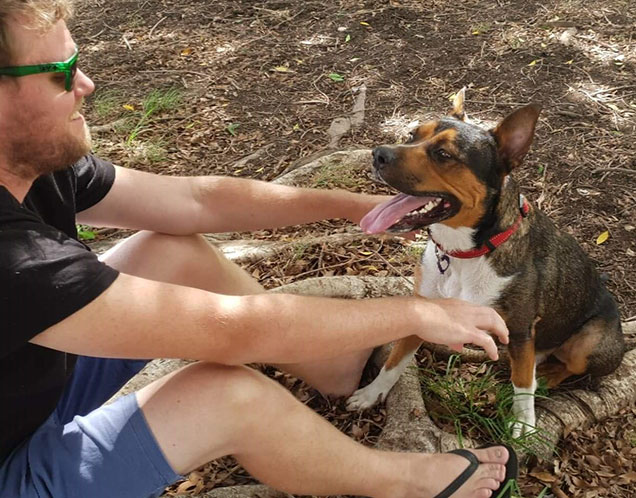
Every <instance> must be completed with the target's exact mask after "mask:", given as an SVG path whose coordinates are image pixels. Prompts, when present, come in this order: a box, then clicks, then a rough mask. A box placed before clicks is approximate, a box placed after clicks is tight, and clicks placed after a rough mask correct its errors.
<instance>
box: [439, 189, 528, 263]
mask: <svg viewBox="0 0 636 498" xmlns="http://www.w3.org/2000/svg"><path fill="white" fill-rule="evenodd" d="M528 212H530V204H528V201H526V198H525V197H524V196H523V195H521V194H520V195H519V217H518V218H517V221H515V222H514V223H513V224H512V226H510V227H509V228H508V229H507V230H505V231H503V232H499V233H498V234H496V235H493V236H492V237H490V238H489V239H488V240H487V241H486V242H485V243H484V245H482V246H481V247H475V248H474V249H471V250H470V251H447V250H445V249H444V248H443V247H442V246H441V245H439V244H438V243H437V242H435V239H433V236H432V235H431V232H430V230H429V232H428V236H429V237H430V239H431V240H432V241H433V243H434V244H435V245H436V246H437V248H438V249H439V250H440V251H441V252H443V253H444V254H446V255H448V256H452V257H453V258H460V259H470V258H477V257H479V256H483V255H484V254H488V253H489V252H492V251H494V250H495V249H496V248H497V247H499V246H500V245H501V244H503V243H504V242H505V241H506V240H508V239H509V238H510V236H511V235H512V234H513V233H515V232H516V231H517V230H518V229H519V226H520V225H521V220H522V219H523V218H525V217H526V216H528Z"/></svg>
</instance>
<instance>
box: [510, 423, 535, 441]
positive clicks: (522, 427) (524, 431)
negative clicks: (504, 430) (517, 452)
mask: <svg viewBox="0 0 636 498" xmlns="http://www.w3.org/2000/svg"><path fill="white" fill-rule="evenodd" d="M534 431H535V421H534V420H531V421H530V420H519V419H517V420H516V421H515V422H514V423H513V424H512V437H513V438H514V439H519V438H520V437H523V436H526V435H528V434H530V433H532V432H534Z"/></svg>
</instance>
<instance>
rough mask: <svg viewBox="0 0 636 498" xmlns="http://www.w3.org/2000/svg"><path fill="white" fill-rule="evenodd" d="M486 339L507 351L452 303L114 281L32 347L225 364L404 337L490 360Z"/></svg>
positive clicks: (495, 328) (491, 324) (489, 320)
mask: <svg viewBox="0 0 636 498" xmlns="http://www.w3.org/2000/svg"><path fill="white" fill-rule="evenodd" d="M490 334H492V335H495V336H497V337H499V339H500V340H501V341H502V342H504V343H505V342H507V337H508V335H507V334H508V332H507V329H506V326H505V324H504V322H503V320H502V319H501V317H499V315H497V314H496V313H495V312H494V311H493V310H492V309H490V308H485V307H480V306H475V305H472V304H468V303H464V302H461V301H455V300H440V301H430V300H425V299H422V298H418V297H392V298H380V299H368V300H344V299H331V298H319V297H307V296H295V295H288V294H259V295H253V296H225V295H220V294H215V293H211V292H206V291H202V290H199V289H193V288H189V287H182V286H177V285H171V284H165V283H161V282H154V281H151V280H146V279H143V278H139V277H134V276H130V275H126V274H120V275H119V276H118V277H117V279H116V280H115V282H114V283H113V284H112V285H111V286H110V287H109V288H108V289H107V290H106V291H104V292H103V293H102V294H101V295H100V296H99V297H98V298H97V299H95V300H94V301H92V302H91V303H90V304H88V305H87V306H85V307H84V308H82V309H81V310H79V311H77V312H75V313H74V314H72V315H70V316H69V317H67V318H66V319H64V320H62V321H61V322H59V323H57V324H56V325H54V326H52V327H50V328H48V329H47V330H45V331H44V332H42V333H40V334H39V335H37V336H36V337H35V338H34V339H33V340H32V342H34V343H35V344H39V345H41V346H46V347H49V348H53V349H58V350H62V351H68V352H71V353H76V354H82V355H89V356H104V357H119V358H160V357H163V358H184V359H198V360H205V361H211V362H216V363H222V364H231V365H235V364H244V363H252V362H263V363H296V362H303V361H309V360H320V359H325V358H332V357H336V356H341V355H343V354H346V353H349V352H353V351H358V350H362V349H367V348H370V347H374V346H378V345H380V344H385V343H388V342H390V341H393V340H396V339H400V338H402V337H406V336H409V335H418V336H420V337H421V338H422V339H424V340H427V341H429V342H434V343H438V344H466V343H472V344H476V345H478V346H481V347H483V348H484V349H486V351H487V352H488V353H489V355H490V356H491V357H492V358H496V356H497V348H496V345H495V342H494V341H493V339H492V337H491V335H490Z"/></svg>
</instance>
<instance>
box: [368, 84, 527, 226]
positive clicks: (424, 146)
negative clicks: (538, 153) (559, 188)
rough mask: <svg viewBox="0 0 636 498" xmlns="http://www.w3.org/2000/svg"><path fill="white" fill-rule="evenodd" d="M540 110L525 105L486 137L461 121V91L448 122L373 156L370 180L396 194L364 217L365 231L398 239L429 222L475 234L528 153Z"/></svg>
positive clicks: (416, 132)
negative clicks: (394, 235) (391, 234)
mask: <svg viewBox="0 0 636 498" xmlns="http://www.w3.org/2000/svg"><path fill="white" fill-rule="evenodd" d="M539 111H540V106H538V105H535V104H531V105H527V106H525V107H522V108H521V109H518V110H517V111H515V112H513V113H512V114H510V115H509V116H508V117H506V118H505V119H504V120H503V121H501V122H500V123H499V124H498V125H497V126H496V127H495V128H493V129H491V130H485V129H483V128H480V127H479V126H477V125H475V124H472V123H469V122H468V121H466V114H465V112H464V90H463V89H462V91H460V92H459V93H458V94H457V96H456V97H455V99H454V102H453V111H452V113H451V115H450V116H448V117H445V118H443V119H440V120H437V121H429V122H427V123H424V124H422V125H420V126H419V127H418V128H416V129H415V130H414V131H413V132H412V133H411V136H410V137H409V140H408V141H407V142H406V143H404V144H400V145H382V146H380V147H376V148H375V149H374V150H373V171H374V174H375V177H376V178H377V179H378V180H379V181H382V182H384V183H386V184H388V185H390V186H391V187H393V188H395V189H396V190H399V191H400V192H401V193H400V194H399V195H397V196H395V197H394V198H393V199H392V200H390V201H388V202H387V203H384V204H382V205H380V206H377V207H376V208H375V209H373V210H372V211H371V212H370V213H368V214H367V216H365V218H364V219H363V220H362V222H361V226H362V228H363V229H364V230H365V231H366V232H368V233H380V232H394V233H403V232H410V231H413V230H419V229H421V228H423V227H425V226H428V225H431V224H433V223H444V224H446V225H448V226H451V227H454V228H456V227H471V228H472V227H476V226H477V225H478V224H479V221H480V220H481V219H482V218H483V216H484V214H485V213H486V211H487V204H488V201H489V200H491V199H493V198H494V197H496V196H497V193H498V192H499V191H500V190H501V186H502V185H503V182H504V179H505V177H506V176H507V175H508V174H509V173H510V171H512V169H514V168H516V167H517V166H519V164H521V162H522V160H523V158H524V156H525V155H526V153H527V152H528V149H529V148H530V144H531V143H532V138H533V136H534V128H535V124H536V122H537V118H538V117H539Z"/></svg>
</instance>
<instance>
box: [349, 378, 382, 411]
mask: <svg viewBox="0 0 636 498" xmlns="http://www.w3.org/2000/svg"><path fill="white" fill-rule="evenodd" d="M387 394H388V392H386V393H385V392H382V390H378V389H376V388H375V387H374V385H373V384H369V385H368V386H367V387H363V388H362V389H358V390H357V391H356V392H354V393H353V394H352V395H351V397H350V398H349V399H348V400H347V410H349V411H350V412H354V411H362V410H366V409H367V408H371V407H372V406H373V405H375V404H376V403H378V402H382V401H384V400H385V399H386V395H387Z"/></svg>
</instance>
